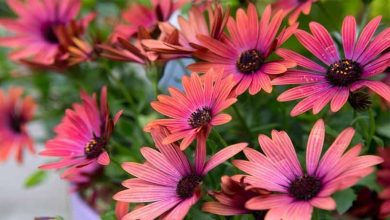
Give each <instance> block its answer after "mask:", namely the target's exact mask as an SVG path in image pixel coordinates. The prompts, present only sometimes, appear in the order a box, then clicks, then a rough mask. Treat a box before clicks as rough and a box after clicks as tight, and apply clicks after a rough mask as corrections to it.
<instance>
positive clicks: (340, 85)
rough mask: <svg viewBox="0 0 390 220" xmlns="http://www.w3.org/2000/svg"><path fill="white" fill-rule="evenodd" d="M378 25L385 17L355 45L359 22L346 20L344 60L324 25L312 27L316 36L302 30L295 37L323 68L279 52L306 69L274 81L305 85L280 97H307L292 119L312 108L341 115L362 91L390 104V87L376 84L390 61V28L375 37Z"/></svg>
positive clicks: (374, 24)
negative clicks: (340, 111) (327, 108)
mask: <svg viewBox="0 0 390 220" xmlns="http://www.w3.org/2000/svg"><path fill="white" fill-rule="evenodd" d="M380 21H381V17H376V18H374V19H373V20H371V21H370V22H369V23H368V24H367V25H366V27H365V28H364V29H363V30H362V32H361V34H360V37H359V38H358V39H357V41H356V40H355V38H356V21H355V18H354V17H351V16H347V17H346V18H345V19H344V22H343V26H342V30H341V36H342V45H343V48H344V55H343V56H340V54H339V52H338V49H337V47H336V44H335V43H334V42H333V40H332V37H331V35H330V34H329V32H328V31H327V30H326V29H325V28H324V27H323V26H322V25H320V24H318V23H316V22H311V23H310V30H311V32H312V34H309V33H307V32H305V31H302V30H298V31H297V32H296V34H295V35H296V37H297V38H298V40H299V42H300V43H301V44H302V45H303V46H304V47H306V49H308V50H309V51H310V52H311V53H312V54H313V55H315V56H316V57H317V58H318V59H319V60H321V62H322V63H323V65H320V64H317V63H316V62H314V61H312V60H310V59H308V58H306V57H304V56H302V55H300V54H298V53H295V52H293V51H290V50H286V49H279V50H278V51H277V54H278V55H279V56H281V57H283V58H284V59H286V60H289V61H293V62H296V63H297V64H298V66H300V67H302V69H293V70H289V71H287V72H286V73H285V75H283V76H281V77H278V78H276V79H274V80H273V81H272V83H273V84H274V85H289V84H304V85H301V86H298V87H295V88H292V89H289V90H287V91H285V92H284V93H282V94H281V95H280V96H279V97H278V100H279V101H282V102H284V101H291V100H296V99H301V98H304V99H303V100H302V101H301V102H299V103H298V104H297V105H296V106H295V108H294V109H293V110H292V111H291V115H292V116H296V115H299V114H302V113H303V112H306V111H308V110H310V109H313V113H314V114H317V113H318V112H320V111H321V109H323V108H324V107H325V106H326V105H327V104H328V103H329V102H330V109H331V111H332V112H337V111H339V110H340V109H341V108H342V107H343V106H344V104H345V103H346V102H347V101H348V97H349V94H350V92H354V91H356V90H358V89H360V88H362V87H368V88H369V89H371V90H372V91H373V92H375V93H377V94H378V95H380V96H382V97H383V98H384V99H386V100H388V101H390V87H389V86H387V85H386V84H384V83H383V82H381V81H376V80H375V79H372V78H373V77H375V76H377V75H379V74H381V73H382V72H383V71H384V70H385V69H386V68H387V67H388V65H389V62H390V52H388V53H385V54H381V52H383V51H384V50H385V49H386V48H388V47H389V46H390V28H387V29H385V30H383V31H382V32H381V33H380V34H378V35H377V36H376V37H375V38H373V35H374V33H375V31H376V29H377V27H378V25H379V23H380ZM372 38H373V39H372Z"/></svg>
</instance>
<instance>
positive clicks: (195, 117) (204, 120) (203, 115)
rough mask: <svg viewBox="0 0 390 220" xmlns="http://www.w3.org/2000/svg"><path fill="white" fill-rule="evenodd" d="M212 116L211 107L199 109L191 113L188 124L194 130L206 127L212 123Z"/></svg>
mask: <svg viewBox="0 0 390 220" xmlns="http://www.w3.org/2000/svg"><path fill="white" fill-rule="evenodd" d="M211 116H212V114H211V109H210V108H209V107H203V108H198V109H196V111H195V112H192V113H191V116H190V118H189V119H188V124H189V125H190V126H191V127H192V128H199V127H202V126H205V125H207V124H208V123H209V122H210V121H211Z"/></svg>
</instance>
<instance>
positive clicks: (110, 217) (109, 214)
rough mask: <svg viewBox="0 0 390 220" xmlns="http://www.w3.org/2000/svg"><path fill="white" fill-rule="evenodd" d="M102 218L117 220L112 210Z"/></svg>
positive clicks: (103, 219)
mask: <svg viewBox="0 0 390 220" xmlns="http://www.w3.org/2000/svg"><path fill="white" fill-rule="evenodd" d="M101 217H102V220H115V219H116V216H115V211H113V210H110V211H108V212H106V213H104V214H103V215H102V216H101Z"/></svg>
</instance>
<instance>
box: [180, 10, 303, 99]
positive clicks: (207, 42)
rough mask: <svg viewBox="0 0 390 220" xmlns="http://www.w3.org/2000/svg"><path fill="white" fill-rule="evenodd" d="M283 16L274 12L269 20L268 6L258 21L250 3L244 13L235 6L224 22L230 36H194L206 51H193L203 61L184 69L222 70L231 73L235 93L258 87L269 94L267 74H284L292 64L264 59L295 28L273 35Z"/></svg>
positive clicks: (269, 80)
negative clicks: (234, 16)
mask: <svg viewBox="0 0 390 220" xmlns="http://www.w3.org/2000/svg"><path fill="white" fill-rule="evenodd" d="M283 17H284V13H283V12H282V11H278V12H276V14H275V15H274V16H273V17H272V19H271V7H270V6H267V7H266V9H265V10H264V13H263V15H262V17H261V20H260V21H259V19H258V15H257V11H256V7H255V6H254V5H253V4H249V7H248V11H247V13H245V12H244V10H243V9H238V10H237V15H236V21H234V19H233V18H231V17H230V18H229V20H228V22H227V29H228V32H229V34H230V37H226V38H224V39H223V41H217V40H215V39H213V38H210V37H207V36H202V35H200V36H198V39H199V41H200V42H201V44H202V46H204V47H206V48H208V50H202V51H197V52H195V53H194V55H195V56H196V57H198V58H199V59H201V60H204V61H206V62H198V63H195V64H192V65H190V66H189V67H188V68H189V69H190V70H191V71H193V72H206V71H207V70H208V69H209V68H216V69H217V68H220V69H223V70H224V74H225V75H230V74H232V75H233V76H234V82H235V84H237V87H236V93H237V94H238V95H240V94H242V93H243V92H245V91H246V90H247V89H248V88H249V93H250V94H256V93H258V92H259V91H260V90H261V89H263V90H264V91H266V92H267V93H270V92H271V91H272V85H271V79H270V75H277V74H281V73H284V72H285V71H286V70H287V67H293V66H294V63H291V62H286V61H277V60H274V61H271V60H269V59H268V58H269V56H270V55H271V54H272V53H273V52H274V50H275V49H276V48H278V47H279V46H280V45H281V44H283V43H284V42H285V41H286V40H287V39H288V38H289V37H290V36H291V34H292V33H293V32H294V30H295V29H296V27H297V25H294V26H291V27H289V28H287V29H284V30H283V31H282V32H281V33H280V34H279V36H278V37H276V36H277V32H278V30H279V28H280V25H281V22H282V20H283ZM243 27H246V28H243Z"/></svg>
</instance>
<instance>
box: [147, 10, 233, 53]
mask: <svg viewBox="0 0 390 220" xmlns="http://www.w3.org/2000/svg"><path fill="white" fill-rule="evenodd" d="M208 15H209V22H208V23H209V25H207V21H206V18H205V16H203V14H202V12H201V10H200V9H199V8H197V7H192V8H191V9H190V11H189V13H188V20H186V19H185V18H183V17H182V16H180V17H179V18H178V23H179V26H180V30H177V31H172V29H173V30H176V28H173V27H172V28H169V30H168V31H170V32H169V33H166V35H168V36H170V38H171V39H172V40H173V42H172V43H168V42H164V41H161V40H143V41H142V44H143V45H144V46H145V47H146V48H147V49H148V50H151V51H155V52H157V53H158V55H159V59H162V60H169V59H177V58H183V57H190V56H192V53H193V52H195V51H196V50H198V49H202V48H203V47H202V44H201V42H199V40H198V38H197V36H198V35H205V36H209V37H211V38H213V39H216V40H220V39H221V37H222V36H223V30H224V28H225V26H226V22H227V19H228V16H229V9H228V10H226V11H225V12H223V9H222V6H221V5H219V4H217V5H216V6H215V7H214V8H212V6H211V5H210V6H209V7H208ZM167 25H168V24H167ZM160 29H161V31H162V32H166V28H165V29H163V28H160ZM203 49H204V48H203Z"/></svg>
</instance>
